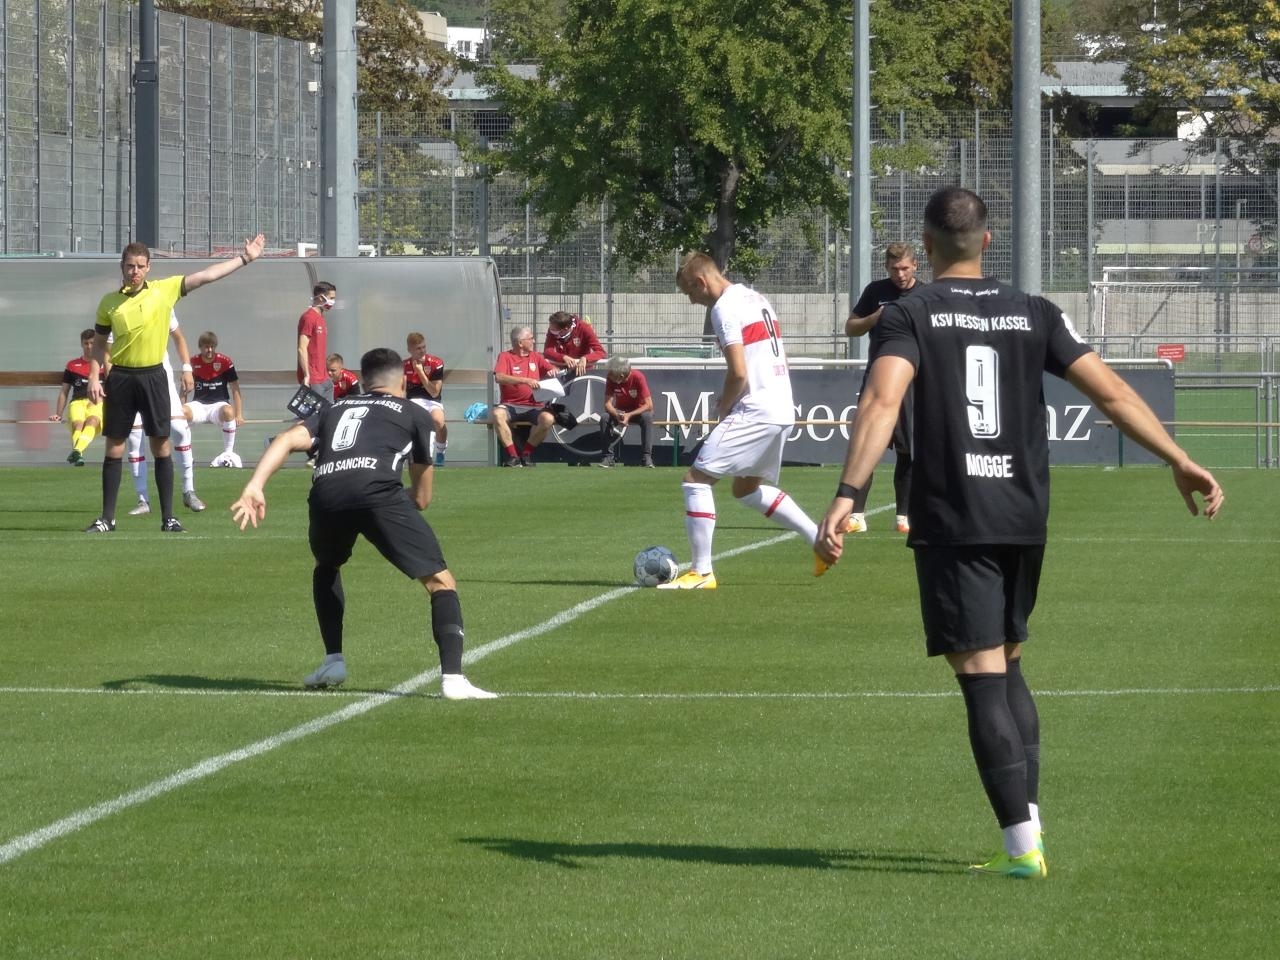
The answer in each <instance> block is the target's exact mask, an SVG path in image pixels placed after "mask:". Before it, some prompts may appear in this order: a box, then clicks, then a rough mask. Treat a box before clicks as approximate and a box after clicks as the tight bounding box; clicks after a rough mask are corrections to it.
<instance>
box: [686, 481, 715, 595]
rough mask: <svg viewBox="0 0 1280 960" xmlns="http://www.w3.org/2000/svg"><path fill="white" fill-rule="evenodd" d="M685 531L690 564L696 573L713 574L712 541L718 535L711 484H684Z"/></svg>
mask: <svg viewBox="0 0 1280 960" xmlns="http://www.w3.org/2000/svg"><path fill="white" fill-rule="evenodd" d="M680 489H681V490H683V491H684V529H685V532H686V533H688V534H689V552H690V557H689V560H690V563H691V565H692V568H693V570H694V572H696V573H710V572H711V541H712V540H713V539H714V537H715V533H716V498H715V494H714V493H713V492H712V490H711V486H710V484H706V483H682V484H680Z"/></svg>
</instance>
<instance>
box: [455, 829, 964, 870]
mask: <svg viewBox="0 0 1280 960" xmlns="http://www.w3.org/2000/svg"><path fill="white" fill-rule="evenodd" d="M462 842H463V843H471V844H475V845H476V846H480V847H484V848H485V849H486V850H491V851H493V852H495V853H505V854H506V855H507V856H510V857H516V858H518V859H521V860H534V861H537V862H538V863H549V864H552V865H554V866H557V867H567V868H569V869H573V870H576V869H579V868H581V867H583V866H585V861H587V860H591V859H604V858H612V857H626V858H629V859H634V860H670V861H672V862H675V863H710V864H719V865H721V866H726V867H791V868H798V869H802V870H860V871H876V872H884V873H941V874H949V873H955V872H956V871H957V870H958V869H962V868H964V867H965V866H967V865H968V864H967V862H966V861H964V860H953V859H947V858H944V857H937V856H932V855H930V854H925V853H917V852H913V851H906V850H812V849H806V848H802V847H723V846H713V845H710V844H696V843H688V844H687V843H556V842H551V841H540V840H520V839H516V838H514V837H464V838H463V840H462Z"/></svg>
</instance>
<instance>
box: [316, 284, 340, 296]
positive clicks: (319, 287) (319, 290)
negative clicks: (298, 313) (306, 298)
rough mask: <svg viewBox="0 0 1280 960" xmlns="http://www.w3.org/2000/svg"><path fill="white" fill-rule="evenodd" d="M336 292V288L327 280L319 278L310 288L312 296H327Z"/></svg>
mask: <svg viewBox="0 0 1280 960" xmlns="http://www.w3.org/2000/svg"><path fill="white" fill-rule="evenodd" d="M337 292H338V288H337V287H335V286H334V285H333V284H332V283H330V282H329V281H328V280H321V281H320V282H319V283H317V284H316V285H315V286H314V287H312V288H311V295H312V296H313V297H329V296H332V295H333V294H335V293H337Z"/></svg>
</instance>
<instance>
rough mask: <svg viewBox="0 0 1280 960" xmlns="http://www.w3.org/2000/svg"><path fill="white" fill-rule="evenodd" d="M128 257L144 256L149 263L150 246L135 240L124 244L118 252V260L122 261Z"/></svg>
mask: <svg viewBox="0 0 1280 960" xmlns="http://www.w3.org/2000/svg"><path fill="white" fill-rule="evenodd" d="M130 257H146V258H147V263H150V262H151V248H150V247H148V246H147V245H146V244H145V243H139V242H138V241H137V240H135V241H133V243H129V244H126V245H125V248H124V250H122V251H121V252H120V262H121V263H124V262H125V261H126V260H128V259H129V258H130Z"/></svg>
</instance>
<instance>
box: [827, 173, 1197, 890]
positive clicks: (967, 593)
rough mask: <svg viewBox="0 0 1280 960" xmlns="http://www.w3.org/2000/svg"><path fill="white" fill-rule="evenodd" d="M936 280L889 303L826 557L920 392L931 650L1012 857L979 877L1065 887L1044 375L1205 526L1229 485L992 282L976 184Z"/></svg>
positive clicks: (1079, 350) (1085, 355)
mask: <svg viewBox="0 0 1280 960" xmlns="http://www.w3.org/2000/svg"><path fill="white" fill-rule="evenodd" d="M923 239H924V247H925V250H926V252H927V253H928V254H929V261H930V263H931V264H932V265H933V267H934V271H935V273H934V278H935V279H934V283H933V284H932V285H931V286H928V287H925V288H924V289H923V290H922V291H920V292H919V293H918V294H917V295H915V296H912V297H909V298H906V299H903V300H899V301H897V302H896V303H893V304H891V305H889V306H887V307H885V310H884V314H883V315H882V316H881V318H880V322H879V326H880V327H881V328H882V339H881V345H880V352H879V354H878V356H877V358H876V360H875V361H874V362H873V363H872V364H871V367H870V369H869V371H868V374H867V381H866V384H865V386H864V387H863V391H862V403H861V405H860V406H859V408H858V416H857V418H856V420H855V422H854V427H853V435H852V436H851V438H850V441H849V452H848V456H847V457H846V459H845V465H844V471H843V473H842V475H841V483H840V485H839V487H838V488H837V491H836V497H835V499H834V500H833V501H832V503H831V506H830V508H829V509H828V510H827V513H826V516H825V517H824V518H823V521H822V526H821V528H820V530H819V536H818V543H817V545H816V546H815V549H816V550H817V552H818V554H819V555H820V556H822V557H824V558H825V559H827V560H828V561H829V562H832V563H834V562H835V561H836V560H837V559H839V557H840V554H841V552H842V550H843V541H844V536H843V533H842V532H841V531H842V530H843V529H844V522H845V520H846V519H847V517H848V516H849V513H850V509H851V507H852V503H853V500H852V496H853V493H854V491H855V488H857V487H858V486H860V485H862V484H863V483H865V482H866V481H867V478H868V477H869V476H870V475H871V471H872V469H873V468H874V467H875V464H876V462H877V461H878V460H879V459H880V455H881V452H882V451H883V450H884V447H885V444H886V442H888V440H889V436H890V434H891V433H892V431H893V427H894V422H895V419H896V417H897V412H898V406H899V404H900V403H901V401H902V398H903V396H904V395H905V393H906V391H907V388H908V387H909V386H910V385H911V384H912V383H913V382H914V385H915V412H914V423H913V427H914V432H915V462H914V465H913V476H912V484H911V502H910V510H911V514H910V515H911V533H910V535H909V537H908V540H907V542H908V545H910V546H911V547H913V548H914V550H915V564H916V579H917V582H918V584H919V589H920V609H921V614H922V618H923V620H924V632H925V640H926V648H927V650H928V653H929V655H930V656H937V655H941V656H944V657H945V658H946V659H947V662H948V664H949V665H950V666H951V668H952V670H953V671H954V672H955V674H956V679H957V681H958V682H959V685H960V690H961V693H962V694H963V695H964V702H965V710H966V712H967V714H968V721H969V739H970V745H971V748H972V751H973V756H974V760H975V761H976V763H977V767H978V774H979V777H980V779H981V780H982V784H983V787H984V788H985V789H986V792H987V797H988V800H989V801H990V803H991V806H992V809H993V810H994V812H995V814H996V819H997V821H998V822H999V824H1000V827H1001V828H1002V830H1003V833H1004V852H1003V853H1001V854H998V855H997V856H996V857H994V858H993V859H991V860H990V861H988V862H987V863H982V864H976V865H974V867H973V868H972V869H973V870H974V871H976V872H979V873H986V874H993V875H998V876H1005V877H1018V878H1041V877H1044V876H1046V875H1047V868H1046V866H1045V860H1044V846H1043V839H1042V833H1041V821H1040V806H1039V774H1040V721H1039V716H1038V714H1037V712H1036V707H1035V702H1034V700H1033V699H1032V696H1031V692H1030V690H1029V689H1028V687H1027V684H1026V681H1025V679H1024V678H1023V673H1022V661H1021V655H1022V645H1023V643H1024V642H1025V641H1026V640H1027V619H1028V617H1029V616H1030V615H1031V610H1032V608H1033V607H1034V605H1035V601H1036V592H1037V589H1038V587H1039V583H1040V568H1041V562H1042V560H1043V558H1044V545H1045V537H1046V531H1047V525H1048V514H1049V441H1048V434H1047V431H1046V429H1045V403H1044V393H1043V383H1042V381H1043V375H1044V373H1046V372H1047V373H1050V374H1053V375H1054V376H1058V377H1063V378H1065V379H1066V380H1067V381H1069V382H1070V383H1071V384H1072V385H1073V386H1075V387H1076V388H1077V389H1078V390H1080V391H1081V392H1082V393H1084V394H1085V395H1086V396H1087V397H1088V398H1089V399H1090V400H1091V401H1092V402H1093V403H1094V405H1095V406H1097V407H1098V409H1099V410H1101V411H1102V413H1103V414H1105V415H1106V416H1107V417H1109V418H1110V419H1111V420H1112V422H1113V423H1115V425H1116V426H1117V427H1119V428H1120V429H1121V430H1123V431H1124V433H1125V434H1126V435H1128V436H1130V437H1132V438H1133V439H1134V440H1136V441H1137V442H1138V443H1140V444H1142V445H1143V446H1144V447H1146V448H1147V449H1148V450H1150V451H1151V452H1153V453H1155V454H1156V455H1157V456H1159V457H1160V458H1161V459H1163V460H1164V461H1165V462H1167V463H1168V464H1169V465H1170V466H1171V467H1172V468H1173V480H1174V484H1175V485H1176V487H1177V489H1178V491H1179V493H1180V494H1181V495H1182V497H1183V499H1184V500H1185V502H1186V504H1187V507H1188V508H1189V509H1190V510H1191V512H1192V513H1193V514H1194V513H1196V512H1197V510H1198V507H1197V505H1196V502H1195V500H1194V498H1193V494H1194V493H1199V494H1200V495H1201V496H1202V497H1203V498H1204V512H1205V515H1206V516H1208V517H1213V516H1214V515H1215V514H1216V513H1217V512H1218V510H1219V509H1220V508H1221V506H1222V490H1221V488H1220V487H1219V486H1218V483H1217V481H1216V480H1214V478H1213V476H1212V475H1211V474H1210V473H1209V472H1208V471H1207V470H1205V469H1204V468H1203V467H1201V466H1199V465H1198V464H1196V463H1194V462H1193V461H1192V460H1190V459H1189V458H1188V457H1187V455H1186V453H1185V452H1184V451H1183V450H1181V449H1180V448H1179V447H1178V446H1177V444H1176V443H1174V441H1173V439H1172V438H1171V437H1170V436H1169V434H1168V433H1167V432H1166V431H1165V429H1164V427H1163V426H1161V424H1160V422H1159V420H1158V419H1157V418H1156V415H1155V414H1154V413H1153V412H1152V411H1151V409H1150V408H1149V407H1148V406H1147V405H1146V403H1144V402H1143V401H1142V399H1141V398H1140V397H1139V396H1138V395H1137V394H1136V393H1135V392H1134V391H1133V390H1132V389H1131V388H1130V387H1129V386H1128V384H1126V383H1125V382H1124V381H1123V380H1121V379H1120V377H1119V376H1117V375H1116V374H1115V373H1114V372H1113V371H1112V370H1111V369H1110V368H1109V367H1107V366H1106V365H1105V364H1104V363H1103V362H1102V361H1101V360H1100V359H1099V358H1098V355H1097V354H1096V353H1094V352H1093V351H1092V350H1091V349H1089V347H1088V346H1087V345H1086V344H1085V343H1084V342H1083V341H1081V340H1080V338H1079V337H1078V336H1077V335H1076V332H1075V330H1074V329H1073V328H1072V326H1071V322H1070V321H1069V320H1068V319H1067V317H1066V316H1065V315H1064V314H1063V313H1062V311H1061V310H1059V309H1058V308H1057V307H1055V306H1054V305H1053V304H1052V303H1050V302H1049V301H1048V300H1045V299H1044V298H1042V297H1035V296H1029V295H1027V294H1025V293H1022V292H1020V291H1018V290H1016V289H1013V288H1012V287H1008V286H1006V285H1004V284H1001V283H999V282H997V281H995V280H990V279H985V278H983V276H982V254H983V252H984V251H985V250H986V248H987V245H988V244H989V243H990V240H991V235H990V234H989V233H988V232H987V208H986V205H985V204H984V203H983V202H982V199H981V198H980V197H978V195H977V194H975V193H972V192H971V191H969V190H964V189H962V188H959V187H947V188H944V189H942V190H939V191H938V192H937V193H935V194H934V195H933V196H932V197H931V198H930V200H929V202H928V204H927V205H926V207H925V211H924V235H923Z"/></svg>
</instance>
